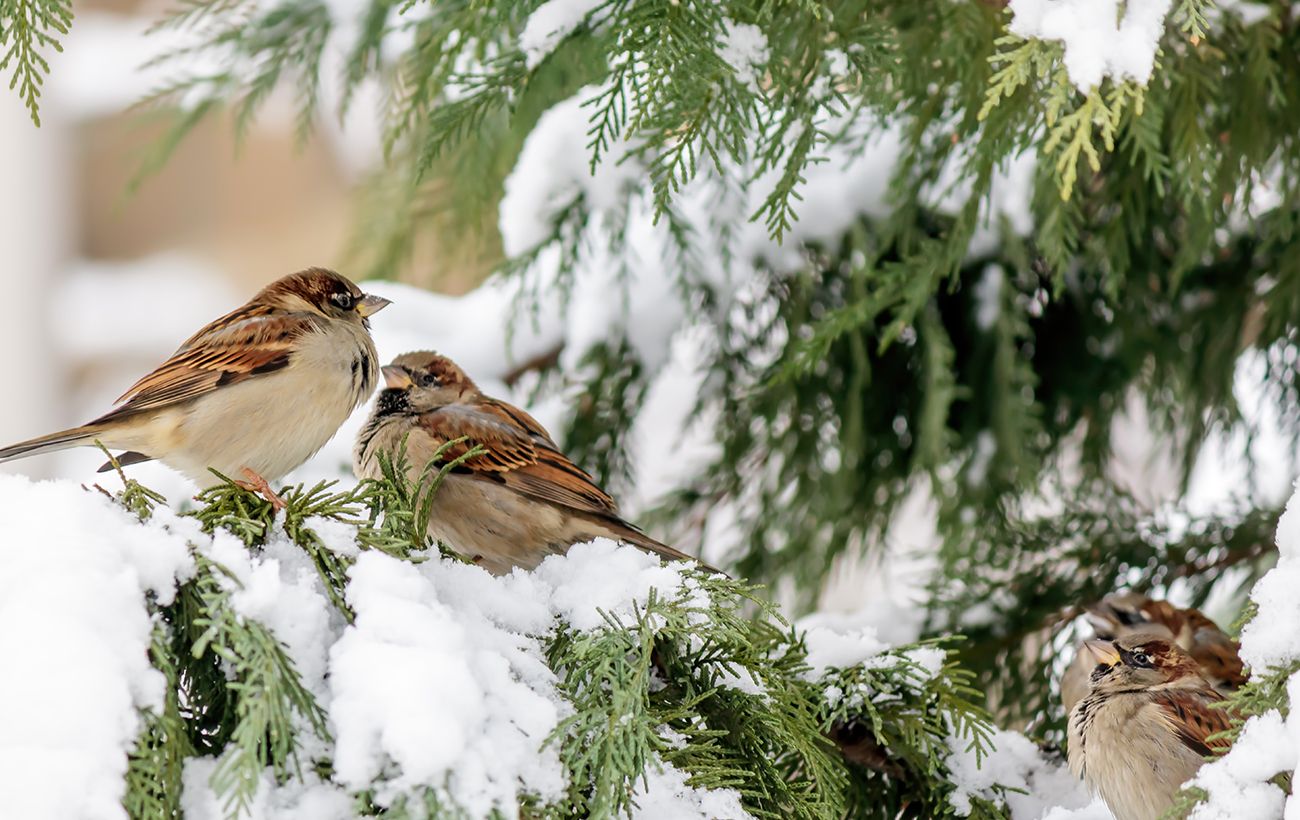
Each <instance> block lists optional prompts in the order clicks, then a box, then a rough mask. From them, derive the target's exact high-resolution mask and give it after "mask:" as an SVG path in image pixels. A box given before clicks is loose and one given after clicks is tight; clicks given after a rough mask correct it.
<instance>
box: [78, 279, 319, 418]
mask: <svg viewBox="0 0 1300 820" xmlns="http://www.w3.org/2000/svg"><path fill="white" fill-rule="evenodd" d="M315 327H316V322H315V320H314V319H313V318H312V317H311V316H309V315H307V314H304V313H286V312H284V311H280V310H277V309H275V308H272V307H268V306H266V305H257V304H252V303H250V304H249V305H245V306H244V307H242V308H239V309H238V310H235V311H233V312H231V313H228V314H226V315H225V316H222V317H221V318H220V319H217V320H216V321H214V322H212V323H211V324H209V325H208V326H206V327H204V328H203V329H202V330H200V331H199V332H198V333H196V334H194V336H192V337H190V338H189V339H188V340H187V341H186V342H185V343H184V344H183V345H181V347H180V348H179V349H178V350H177V351H176V352H175V353H173V354H172V356H171V358H169V359H168V360H167V361H165V362H163V363H162V364H161V365H159V366H158V367H157V368H156V369H155V370H154V371H153V372H151V373H149V374H148V375H146V376H145V377H144V378H142V379H140V380H139V381H138V382H136V383H135V384H134V385H132V386H131V388H130V389H129V390H127V391H126V392H125V393H123V394H122V396H121V397H119V398H118V400H117V403H118V404H119V405H120V406H119V407H117V408H116V409H114V410H112V411H111V412H109V413H108V414H106V415H104V416H101V417H100V418H99V419H97V420H96V422H100V421H105V420H107V419H111V418H115V417H121V416H125V415H130V414H133V413H138V412H140V411H142V410H151V409H157V408H159V407H165V406H169V405H173V404H179V403H181V402H186V401H189V400H191V399H195V398H198V397H199V396H202V395H204V394H206V393H208V392H210V391H212V390H214V389H216V388H218V387H224V386H226V385H230V384H237V383H239V382H241V381H244V380H245V379H250V378H253V377H255V376H259V375H263V374H265V373H272V372H274V371H276V370H279V369H281V368H283V367H287V366H288V364H289V357H290V355H291V354H292V352H293V349H294V342H295V340H296V339H298V338H299V337H300V336H302V335H303V334H305V333H308V332H310V331H312V330H313V329H315Z"/></svg>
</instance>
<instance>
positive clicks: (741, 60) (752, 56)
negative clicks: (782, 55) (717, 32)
mask: <svg viewBox="0 0 1300 820" xmlns="http://www.w3.org/2000/svg"><path fill="white" fill-rule="evenodd" d="M724 28H725V30H724V31H723V34H722V42H721V47H720V48H719V49H718V56H719V57H721V58H722V59H723V61H725V62H726V63H727V65H729V66H731V70H732V71H734V72H736V79H737V80H739V81H740V82H741V83H743V84H745V85H747V86H750V88H751V89H753V90H755V91H757V90H758V81H759V79H760V76H759V70H760V69H761V68H762V67H763V66H764V65H766V63H767V61H768V47H767V37H766V36H764V34H763V32H762V30H761V29H760V28H759V27H758V26H755V25H750V24H749V23H736V22H733V21H731V20H727V21H725V23H724Z"/></svg>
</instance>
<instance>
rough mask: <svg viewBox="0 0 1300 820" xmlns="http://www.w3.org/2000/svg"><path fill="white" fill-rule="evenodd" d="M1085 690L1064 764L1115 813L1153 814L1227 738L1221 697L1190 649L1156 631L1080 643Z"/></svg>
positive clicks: (1143, 819) (1135, 817)
mask: <svg viewBox="0 0 1300 820" xmlns="http://www.w3.org/2000/svg"><path fill="white" fill-rule="evenodd" d="M1084 647H1085V651H1086V652H1087V653H1088V655H1089V656H1090V658H1091V659H1092V661H1093V663H1094V668H1093V670H1092V672H1091V674H1090V675H1089V679H1088V694H1087V695H1086V696H1085V697H1084V698H1083V699H1082V700H1081V701H1079V702H1078V703H1077V704H1075V706H1074V709H1073V711H1071V712H1070V724H1069V760H1070V771H1072V772H1074V774H1075V776H1076V777H1080V778H1082V779H1083V780H1084V782H1085V783H1087V784H1088V785H1089V786H1090V787H1092V789H1093V790H1094V791H1096V792H1098V793H1099V794H1100V795H1101V797H1102V799H1103V800H1105V801H1106V805H1107V806H1109V807H1110V810H1111V811H1112V812H1113V813H1114V815H1115V817H1116V820H1158V818H1160V817H1161V816H1163V815H1164V814H1165V813H1166V812H1167V811H1168V810H1169V808H1170V807H1171V806H1172V805H1173V801H1174V798H1175V796H1176V795H1177V794H1178V791H1179V789H1180V788H1181V787H1182V784H1183V783H1185V782H1186V781H1188V780H1190V779H1191V778H1192V776H1193V775H1195V774H1196V771H1197V770H1198V769H1199V768H1200V767H1201V766H1202V765H1203V764H1204V763H1205V761H1206V758H1207V757H1209V756H1211V755H1214V754H1221V753H1222V752H1223V751H1225V750H1226V748H1227V746H1228V741H1226V740H1225V739H1223V738H1216V739H1213V740H1211V735H1214V734H1216V733H1218V732H1222V731H1224V730H1226V729H1227V728H1228V726H1229V715H1228V712H1227V711H1225V710H1224V709H1222V708H1213V704H1215V703H1217V702H1219V701H1222V700H1223V696H1222V695H1220V694H1219V693H1218V692H1217V691H1216V690H1215V689H1214V687H1213V686H1211V685H1210V682H1209V681H1208V680H1206V679H1205V678H1204V677H1202V675H1201V672H1200V667H1199V666H1198V665H1197V663H1196V661H1195V660H1193V659H1192V657H1191V656H1190V655H1188V654H1187V653H1186V652H1184V651H1183V650H1182V649H1179V648H1178V645H1177V644H1175V643H1174V642H1172V641H1170V640H1169V639H1168V638H1166V637H1164V636H1163V634H1161V633H1152V632H1137V633H1134V634H1131V635H1126V636H1124V637H1122V638H1119V639H1118V640H1113V641H1103V640H1092V641H1087V642H1086V643H1085V644H1084Z"/></svg>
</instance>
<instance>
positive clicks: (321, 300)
mask: <svg viewBox="0 0 1300 820" xmlns="http://www.w3.org/2000/svg"><path fill="white" fill-rule="evenodd" d="M290 295H292V296H297V297H299V298H301V299H303V300H305V301H307V302H310V303H311V304H313V305H316V306H317V307H322V308H324V307H326V306H329V305H336V306H340V307H341V306H342V305H339V302H341V301H346V300H347V299H348V298H350V299H352V300H353V301H360V300H361V298H362V297H363V296H364V295H365V294H363V293H362V292H361V288H359V287H357V286H356V285H355V284H354V283H353V282H351V281H350V280H349V279H348V278H347V277H345V276H342V275H340V274H337V273H335V272H334V271H332V270H326V269H325V268H307V269H306V270H301V271H298V272H297V273H291V274H289V275H288V276H284V277H281V278H279V279H277V280H275V281H274V282H272V283H271V284H269V285H267V286H266V287H265V288H263V289H262V292H261V294H259V296H266V297H270V298H271V299H272V300H273V299H274V298H275V297H282V296H290Z"/></svg>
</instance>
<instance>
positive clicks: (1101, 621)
mask: <svg viewBox="0 0 1300 820" xmlns="http://www.w3.org/2000/svg"><path fill="white" fill-rule="evenodd" d="M1084 610H1085V613H1084V614H1085V616H1086V617H1087V619H1088V622H1089V623H1090V624H1091V625H1092V628H1093V631H1094V632H1095V633H1096V637H1098V638H1101V639H1105V640H1113V639H1115V638H1119V637H1123V636H1125V635H1129V634H1132V633H1134V632H1138V631H1143V630H1145V631H1152V632H1158V633H1160V634H1161V635H1162V636H1163V637H1164V638H1166V639H1167V640H1172V641H1173V642H1175V643H1177V644H1178V646H1179V647H1181V648H1182V649H1183V650H1185V651H1186V652H1187V653H1188V654H1190V655H1191V656H1192V659H1193V660H1195V661H1196V663H1197V664H1198V665H1199V666H1200V671H1201V675H1202V676H1203V677H1204V678H1205V679H1206V680H1208V681H1209V682H1210V683H1211V684H1212V685H1213V686H1214V688H1215V689H1217V690H1218V691H1219V692H1220V693H1221V694H1224V695H1228V694H1231V693H1232V692H1235V691H1236V690H1237V689H1239V688H1240V687H1241V686H1242V685H1243V684H1245V682H1246V671H1245V665H1244V664H1243V663H1242V661H1241V656H1240V654H1239V652H1240V650H1241V646H1240V644H1238V643H1237V642H1236V641H1234V640H1233V639H1232V638H1229V637H1228V635H1227V634H1226V633H1225V632H1224V631H1223V630H1222V629H1220V628H1219V626H1218V624H1216V623H1215V622H1214V621H1212V620H1210V619H1209V618H1207V617H1206V616H1205V615H1204V614H1203V613H1202V612H1201V611H1200V610H1197V609H1190V608H1189V609H1179V608H1178V607H1176V606H1174V605H1173V604H1171V603H1169V602H1168V601H1159V600H1154V599H1152V598H1149V597H1147V596H1146V595H1142V594H1141V593H1137V592H1115V593H1111V594H1110V595H1107V596H1106V597H1105V598H1102V599H1101V600H1100V601H1098V602H1097V603H1095V604H1091V605H1089V606H1087V607H1085V608H1084ZM1094 666H1095V664H1094V663H1093V662H1092V660H1091V658H1090V656H1089V655H1088V654H1087V653H1086V652H1084V651H1082V649H1080V651H1078V652H1076V653H1075V657H1074V661H1073V662H1072V663H1071V664H1070V666H1069V667H1067V668H1066V670H1065V674H1063V675H1062V676H1061V702H1062V705H1063V706H1064V707H1065V711H1066V713H1067V714H1068V713H1069V711H1070V710H1071V709H1072V708H1074V704H1076V703H1078V702H1079V700H1081V699H1082V698H1083V696H1084V695H1085V694H1087V691H1088V675H1089V673H1091V672H1092V669H1093V667H1094Z"/></svg>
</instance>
